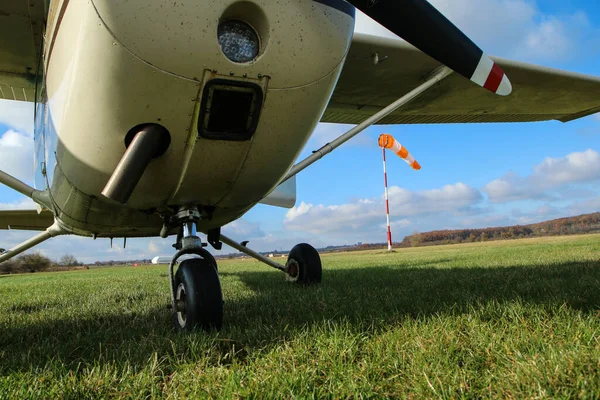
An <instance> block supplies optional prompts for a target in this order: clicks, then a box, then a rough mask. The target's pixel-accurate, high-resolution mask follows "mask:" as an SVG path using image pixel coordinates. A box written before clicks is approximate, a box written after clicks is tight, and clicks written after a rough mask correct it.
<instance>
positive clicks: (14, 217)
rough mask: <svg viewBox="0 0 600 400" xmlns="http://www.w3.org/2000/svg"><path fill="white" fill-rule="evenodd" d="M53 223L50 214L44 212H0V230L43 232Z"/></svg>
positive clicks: (46, 211) (52, 216)
mask: <svg viewBox="0 0 600 400" xmlns="http://www.w3.org/2000/svg"><path fill="white" fill-rule="evenodd" d="M53 223H54V215H53V214H52V212H50V211H48V210H45V211H42V212H41V213H40V214H38V212H37V211H36V210H0V229H20V230H27V231H43V230H46V228H48V227H49V226H50V225H52V224H53Z"/></svg>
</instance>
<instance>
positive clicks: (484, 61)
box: [0, 0, 600, 331]
mask: <svg viewBox="0 0 600 400" xmlns="http://www.w3.org/2000/svg"><path fill="white" fill-rule="evenodd" d="M357 8H358V9H360V10H361V11H363V12H364V13H366V14H367V15H368V16H369V17H371V18H372V19H374V20H375V21H377V22H379V23H380V24H381V25H383V26H385V27H386V28H388V29H389V30H390V31H392V32H394V33H395V34H397V35H398V36H400V37H401V38H403V39H405V40H406V42H404V41H400V40H394V39H387V38H381V37H373V36H369V35H362V34H353V31H354V23H355V10H356V9H357ZM407 42H408V43H407ZM509 77H510V79H509ZM469 81H471V82H469ZM599 93H600V79H599V78H597V77H593V76H586V75H581V74H577V73H572V72H565V71H559V70H554V69H549V68H545V67H541V66H536V65H530V64H525V63H521V62H516V61H511V60H506V59H501V58H491V57H489V56H488V55H486V53H484V52H483V51H482V50H481V49H480V48H479V47H477V45H475V44H474V43H473V42H472V41H471V40H470V39H469V38H468V37H467V36H465V35H464V34H463V33H462V32H461V31H460V30H459V29H458V28H457V27H456V26H455V25H453V24H452V23H451V22H450V21H449V20H448V19H446V18H445V17H444V16H443V15H442V14H441V13H440V12H439V11H437V9H435V8H434V7H433V6H432V5H430V4H429V3H428V2H427V1H426V0H388V1H385V0H347V1H346V0H281V1H277V2H274V1H269V0H244V1H239V0H211V1H198V0H179V1H177V2H165V1H164V0H137V1H133V0H131V1H114V0H27V1H25V0H20V1H16V0H0V96H1V97H2V98H4V99H12V100H19V101H29V102H35V115H34V116H33V118H34V121H35V124H34V125H35V131H34V143H35V149H34V151H35V189H34V188H33V187H31V186H29V185H27V184H25V183H24V182H22V181H20V180H18V179H16V178H14V177H12V176H10V175H8V174H6V173H5V172H2V171H0V183H2V184H4V185H7V186H8V187H10V188H12V189H14V190H16V191H18V192H20V193H22V194H24V195H25V196H28V197H30V198H31V199H33V200H34V201H35V202H36V203H37V204H38V205H39V206H38V209H37V210H19V211H8V210H6V211H0V228H1V229H26V230H38V231H41V232H40V233H39V234H37V235H36V236H34V237H33V238H31V239H29V240H27V241H25V242H23V243H21V244H19V245H17V246H16V247H14V248H12V249H9V250H8V251H6V252H4V253H3V254H2V255H0V262H2V261H6V260H8V259H10V258H12V257H14V256H16V255H17V254H19V253H21V252H23V251H25V250H27V249H30V248H32V247H33V246H35V245H37V244H39V243H41V242H43V241H45V240H48V239H50V238H52V237H55V236H58V235H66V234H72V235H81V236H88V237H92V238H111V239H112V238H121V237H122V238H131V237H152V236H161V237H163V238H167V237H170V236H173V237H174V238H175V244H174V247H175V249H176V250H177V251H176V253H175V255H174V256H173V258H172V260H171V263H170V264H169V281H170V292H171V307H172V312H173V320H174V325H175V327H176V329H178V330H186V331H187V330H190V329H194V328H197V327H199V328H202V329H214V328H216V329H219V328H221V326H222V320H223V298H222V293H221V285H220V282H219V277H218V270H217V264H216V262H215V259H214V258H213V257H212V255H211V254H210V253H209V252H208V251H207V250H206V248H205V247H207V245H208V244H210V245H211V246H212V247H214V248H215V249H220V248H221V246H222V243H226V244H227V245H229V246H231V247H233V248H235V249H237V250H239V251H240V252H243V253H245V254H247V255H249V256H252V257H255V258H257V259H258V260H260V261H263V262H264V263H266V264H268V265H269V266H271V267H274V268H277V269H279V270H281V271H283V272H284V273H285V275H286V277H287V279H288V280H291V281H293V282H297V283H300V284H308V283H318V282H320V281H321V276H322V265H321V260H320V257H319V254H318V252H317V251H316V250H315V249H314V248H313V247H312V246H310V245H308V244H306V243H301V244H298V245H296V246H295V247H294V248H293V249H292V250H291V252H290V254H289V256H288V259H287V262H286V264H285V265H281V264H279V263H276V262H274V261H273V260H272V259H269V258H267V257H264V256H262V255H260V254H258V253H256V252H254V251H252V250H251V249H250V248H248V247H247V246H246V245H245V244H247V243H244V244H242V243H238V242H236V241H234V240H233V239H230V238H228V237H226V236H225V235H223V234H222V233H221V227H222V226H224V225H226V224H227V223H229V222H231V221H234V220H236V219H238V218H240V217H241V216H242V215H244V213H246V212H247V211H248V210H250V209H251V208H252V207H253V206H254V205H256V204H257V203H259V202H261V203H265V204H270V205H274V206H281V207H288V208H289V207H293V205H294V203H295V201H296V187H295V176H296V174H298V173H299V172H300V171H302V170H303V169H305V168H306V167H308V166H309V165H311V164H313V163H315V162H316V161H317V160H319V159H320V158H322V157H323V156H325V155H326V154H328V153H330V152H331V151H333V150H334V149H335V148H337V147H338V146H340V145H341V144H343V143H344V142H345V141H347V140H348V139H350V138H352V137H353V136H355V135H356V134H358V133H359V132H361V131H363V130H364V129H366V128H367V127H369V126H371V125H373V124H425V123H438V124H440V123H466V122H473V123H475V122H525V121H546V120H559V121H562V122H567V121H571V120H574V119H577V118H581V117H584V116H587V115H590V114H594V113H596V112H599V111H600V96H599ZM319 121H321V122H333V123H347V124H356V126H355V127H354V128H352V129H351V130H349V131H348V132H347V133H345V134H344V135H342V136H340V137H339V138H337V139H336V140H334V141H332V142H331V143H328V144H326V145H325V146H323V147H322V148H320V149H318V150H316V151H315V152H314V153H313V154H312V155H311V156H309V157H308V158H306V159H305V160H302V161H300V162H298V163H296V164H294V162H295V160H296V158H297V157H298V155H299V153H300V151H301V149H302V148H303V146H304V144H305V143H306V141H307V140H308V138H309V137H310V135H311V133H312V131H313V129H314V128H315V126H316V124H317V123H318V122H319ZM200 234H202V235H206V240H205V241H203V240H202V239H201V238H200ZM188 254H193V255H195V258H192V259H186V260H184V261H182V262H181V263H179V266H178V268H177V271H176V273H175V272H174V269H175V265H177V262H178V259H179V258H180V257H181V256H182V255H188Z"/></svg>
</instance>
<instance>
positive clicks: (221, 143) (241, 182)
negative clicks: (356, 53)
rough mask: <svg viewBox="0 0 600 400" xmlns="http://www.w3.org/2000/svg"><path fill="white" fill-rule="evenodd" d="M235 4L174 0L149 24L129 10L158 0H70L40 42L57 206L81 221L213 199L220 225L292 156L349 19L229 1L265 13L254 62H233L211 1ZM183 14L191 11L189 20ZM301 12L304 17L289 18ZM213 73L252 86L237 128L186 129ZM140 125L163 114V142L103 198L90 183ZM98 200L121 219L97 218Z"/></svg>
mask: <svg viewBox="0 0 600 400" xmlns="http://www.w3.org/2000/svg"><path fill="white" fill-rule="evenodd" d="M142 3H143V4H144V5H146V6H145V7H141V6H140V4H142ZM234 3H235V4H237V2H234V1H213V2H206V3H201V4H202V7H198V1H196V0H194V1H191V0H190V1H181V2H176V4H177V5H178V6H175V5H174V6H173V7H165V12H166V14H164V15H163V16H162V17H163V18H164V20H165V21H164V24H158V25H157V24H146V23H140V21H145V19H144V18H145V17H148V18H150V17H152V18H154V19H152V18H150V20H152V21H154V22H156V21H155V19H156V18H157V17H156V14H148V15H146V16H145V15H144V13H145V12H147V11H148V10H154V8H156V7H158V6H161V7H162V5H164V4H165V3H164V2H163V1H158V0H157V1H144V2H141V3H138V2H134V1H129V2H118V3H117V2H112V1H110V2H109V1H105V0H94V1H92V2H89V1H77V2H69V5H68V7H66V10H65V12H64V17H63V19H62V22H61V24H60V27H59V29H58V30H57V31H56V32H55V36H54V37H52V39H51V41H50V42H49V43H48V44H47V45H48V46H49V50H47V53H48V60H47V76H46V93H47V106H46V113H47V118H46V123H45V128H44V129H45V132H44V134H45V138H46V140H45V143H46V156H45V171H46V179H47V180H48V184H49V187H50V189H51V193H52V197H53V200H54V202H55V204H56V206H57V208H58V209H59V210H61V212H62V213H64V214H65V217H66V218H70V219H72V220H73V221H76V222H78V223H79V224H80V226H79V228H80V229H82V230H86V229H87V230H94V229H95V231H102V230H104V232H107V231H109V230H111V229H110V228H108V227H109V226H111V225H114V226H116V225H117V224H119V225H122V224H126V223H129V224H130V225H135V224H136V222H134V221H133V219H138V220H139V215H138V214H137V213H138V210H153V209H158V210H160V209H164V208H165V207H167V206H178V205H202V206H214V207H215V218H214V219H213V221H212V222H211V225H215V224H216V225H221V224H224V223H227V222H229V221H231V220H233V219H235V218H237V217H239V216H240V215H241V214H243V212H245V211H247V209H249V208H250V207H251V206H252V205H253V204H255V203H256V202H258V201H259V200H260V199H261V198H262V197H263V196H264V195H265V194H267V193H268V192H269V191H270V190H271V189H272V188H273V187H274V186H276V185H277V183H278V181H279V179H280V178H281V177H282V175H284V173H285V172H286V171H287V169H288V168H289V167H290V166H291V164H292V163H293V161H294V160H295V158H296V157H297V155H298V154H299V152H300V150H301V149H302V146H303V145H304V143H305V142H306V141H307V139H308V137H309V136H310V133H311V132H312V130H313V129H314V127H315V125H316V124H317V122H318V121H319V119H320V117H321V115H322V113H323V111H324V109H325V107H326V105H327V102H328V100H329V97H330V95H331V93H332V91H333V88H334V86H335V83H336V82H337V79H338V77H339V73H340V71H341V67H342V65H343V60H344V57H345V55H346V52H347V49H348V47H349V43H350V38H351V35H352V29H353V24H354V21H353V19H352V18H350V17H349V16H348V15H346V14H344V13H341V12H339V11H337V10H334V9H330V8H329V7H328V6H324V5H322V4H321V3H316V2H313V1H312V0H293V1H292V0H290V1H283V2H277V4H275V3H272V2H270V1H266V0H265V1H256V2H242V3H243V4H246V3H253V4H254V6H253V7H258V8H257V9H259V10H260V11H261V12H263V13H264V15H263V17H264V18H266V21H268V22H269V23H271V25H270V28H269V30H268V35H267V36H266V37H265V38H264V40H267V39H268V43H263V45H264V48H263V50H262V54H261V55H260V56H259V57H258V58H257V60H255V61H253V62H251V63H248V64H247V65H243V64H236V63H231V62H230V61H229V60H227V58H226V57H225V56H224V54H223V53H222V52H221V51H220V49H219V45H218V42H217V40H216V30H217V25H218V22H219V15H220V14H219V13H223V12H229V11H227V10H229V9H230V8H231V7H234V8H235V7H237V6H236V5H235V4H234ZM135 4H137V7H133V6H132V5H135ZM232 4H233V6H232ZM315 4H316V5H315ZM182 7H183V8H182ZM186 7H187V8H186ZM286 7H287V8H286ZM290 7H291V9H293V10H294V13H293V16H291V15H290V13H289V11H290ZM323 7H325V9H326V10H325V11H326V12H325V13H324V12H323ZM167 9H168V10H169V11H168V12H167ZM174 9H177V11H178V14H177V15H179V18H180V20H181V21H179V22H178V23H176V24H175V23H174V22H175V21H174V18H175V17H176V16H175V15H174V14H172V13H170V11H173V10H174ZM224 10H225V11H224ZM154 11H155V10H154ZM194 13H195V14H194ZM211 13H212V14H214V15H212V14H211ZM192 14H194V15H195V16H197V18H196V20H197V21H199V22H196V25H195V26H193V29H192V28H190V25H189V24H190V21H188V19H189V17H190V15H192ZM211 15H212V17H211ZM200 16H202V18H201V19H198V18H200ZM300 17H301V18H300ZM294 18H295V19H296V20H294ZM300 20H304V22H305V23H307V24H308V25H307V26H304V27H302V26H299V25H296V24H297V23H299V22H300ZM263 22H264V21H263ZM136 24H138V25H136ZM198 24H199V25H198ZM282 24H283V25H282ZM284 28H285V29H284ZM259 30H260V29H259ZM172 31H176V33H173V32H172ZM207 32H208V33H207ZM315 34H316V35H317V36H318V37H319V38H320V40H317V39H316V38H315V37H313V36H315ZM186 35H187V36H186ZM324 37H326V38H330V39H328V40H323V38H324ZM213 79H221V80H223V81H225V82H226V83H227V82H229V81H231V82H234V83H235V82H251V83H253V84H255V85H256V86H258V87H260V88H261V89H262V93H263V98H262V102H263V106H262V109H261V110H260V117H259V119H258V125H257V126H256V131H255V132H254V134H253V135H252V136H251V137H250V138H249V139H247V140H241V141H240V140H225V139H223V140H221V139H220V138H206V137H201V136H202V135H200V134H199V129H200V128H199V113H200V108H201V102H202V95H203V91H204V88H205V86H206V85H207V83H208V82H210V81H211V80H213ZM145 123H155V124H160V125H162V126H164V127H165V128H166V129H167V130H168V131H169V133H170V135H171V144H170V146H169V148H168V150H167V151H166V152H165V153H164V154H163V155H162V156H160V157H158V158H156V159H154V160H153V161H151V163H150V164H149V166H148V168H147V169H146V171H145V172H144V174H143V176H142V178H141V180H140V181H139V183H138V184H137V186H136V188H135V190H134V191H133V194H132V196H131V198H130V199H129V201H128V202H127V205H126V206H122V205H117V204H114V202H110V201H109V200H107V199H106V198H104V197H103V196H102V195H101V192H102V190H103V188H104V186H105V185H106V183H107V181H108V179H109V177H110V176H111V174H112V173H113V171H114V170H115V167H116V166H117V164H118V163H119V161H120V159H121V157H122V156H123V153H124V152H125V150H126V145H125V141H124V139H125V136H126V134H127V133H128V132H129V131H130V130H131V129H132V128H134V127H135V126H138V125H140V124H145ZM110 210H112V211H110ZM127 210H131V211H127ZM107 211H108V212H112V213H113V214H114V215H115V216H116V215H120V217H119V218H115V220H114V221H111V220H110V219H106V218H105V219H104V220H103V219H102V216H103V215H106V214H107ZM128 220H129V222H128ZM147 220H148V222H147V223H148V224H156V220H155V218H147ZM138 225H139V224H138ZM142 225H143V224H142ZM94 227H95V228H94ZM158 228H160V227H158ZM113 231H114V229H113ZM148 232H150V230H148ZM140 235H141V233H140Z"/></svg>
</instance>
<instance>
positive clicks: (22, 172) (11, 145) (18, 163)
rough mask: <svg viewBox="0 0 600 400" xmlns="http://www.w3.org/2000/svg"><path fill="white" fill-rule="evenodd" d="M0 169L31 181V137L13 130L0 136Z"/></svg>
mask: <svg viewBox="0 0 600 400" xmlns="http://www.w3.org/2000/svg"><path fill="white" fill-rule="evenodd" d="M0 170H2V171H4V172H6V173H8V174H11V175H13V176H14V177H16V178H18V179H21V180H23V181H25V182H32V181H33V138H32V137H31V136H28V135H25V134H22V133H20V132H17V131H14V130H12V129H11V130H8V131H6V132H4V134H2V136H0Z"/></svg>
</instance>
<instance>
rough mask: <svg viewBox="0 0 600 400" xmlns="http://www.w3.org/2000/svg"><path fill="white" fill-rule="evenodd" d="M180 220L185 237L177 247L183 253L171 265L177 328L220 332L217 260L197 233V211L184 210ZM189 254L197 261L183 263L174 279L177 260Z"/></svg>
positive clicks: (170, 271)
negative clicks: (205, 247)
mask: <svg viewBox="0 0 600 400" xmlns="http://www.w3.org/2000/svg"><path fill="white" fill-rule="evenodd" d="M178 216H179V220H180V222H181V223H183V234H181V235H179V236H178V241H177V243H176V245H175V247H176V248H179V249H180V250H179V251H178V252H177V253H176V254H175V256H174V257H173V259H172V260H171V263H170V264H169V279H170V283H171V308H172V310H173V325H174V326H175V329H176V330H178V331H192V330H194V329H196V328H201V329H203V330H205V331H210V330H213V329H216V330H220V329H221V326H222V324H223V294H222V293H221V282H220V281H219V275H218V272H217V262H216V260H215V258H214V257H213V256H212V255H211V254H210V253H209V252H208V251H207V250H206V249H204V246H205V245H204V244H203V243H202V240H201V239H200V238H199V237H198V235H197V233H196V221H198V219H199V218H200V214H199V213H198V210H197V209H182V211H180V213H179V214H178ZM186 254H193V255H195V256H197V257H196V258H190V259H187V260H184V261H182V262H181V264H180V265H179V268H178V269H177V273H176V274H175V275H174V274H173V269H174V266H175V264H176V263H177V260H178V259H179V258H180V257H181V256H183V255H186Z"/></svg>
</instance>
